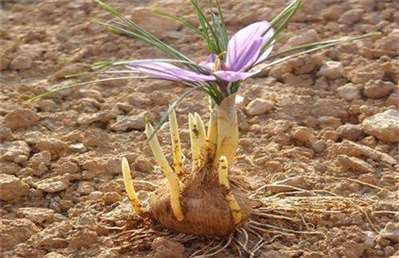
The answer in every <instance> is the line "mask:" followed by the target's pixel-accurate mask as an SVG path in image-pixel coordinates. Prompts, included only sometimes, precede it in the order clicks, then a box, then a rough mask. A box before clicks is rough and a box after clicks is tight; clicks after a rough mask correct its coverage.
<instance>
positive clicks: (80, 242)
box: [68, 228, 98, 249]
mask: <svg viewBox="0 0 399 258" xmlns="http://www.w3.org/2000/svg"><path fill="white" fill-rule="evenodd" d="M97 241H98V236H97V233H96V232H95V231H92V230H89V229H87V228H83V229H81V230H79V231H78V232H76V233H74V234H73V235H72V236H71V237H70V239H69V240H68V242H69V247H70V248H74V249H78V248H87V247H90V246H91V245H93V244H95V243H97Z"/></svg>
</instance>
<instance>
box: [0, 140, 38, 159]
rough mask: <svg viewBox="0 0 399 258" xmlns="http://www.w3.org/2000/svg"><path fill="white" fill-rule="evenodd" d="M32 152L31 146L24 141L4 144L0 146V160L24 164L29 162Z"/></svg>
mask: <svg viewBox="0 0 399 258" xmlns="http://www.w3.org/2000/svg"><path fill="white" fill-rule="evenodd" d="M3 151H5V152H3ZM30 151H31V149H30V147H29V145H28V144H27V143H26V142H24V141H14V142H9V143H4V144H2V145H0V155H1V156H0V160H4V161H11V162H15V163H17V164H22V163H25V162H26V161H27V160H28V158H29V155H30Z"/></svg>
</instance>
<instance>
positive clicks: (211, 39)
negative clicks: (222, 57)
mask: <svg viewBox="0 0 399 258" xmlns="http://www.w3.org/2000/svg"><path fill="white" fill-rule="evenodd" d="M190 1H191V5H192V6H193V8H194V11H195V13H196V14H197V17H198V21H199V23H200V26H201V30H202V31H203V33H204V35H205V36H206V39H205V41H206V43H207V45H208V48H209V50H210V52H212V53H216V54H218V55H219V54H221V53H222V51H221V49H220V46H219V41H218V38H217V35H216V32H215V30H214V28H213V27H212V25H211V24H210V23H209V21H208V19H207V18H206V16H205V13H204V11H203V10H202V8H201V6H200V5H199V3H198V1H197V0H190Z"/></svg>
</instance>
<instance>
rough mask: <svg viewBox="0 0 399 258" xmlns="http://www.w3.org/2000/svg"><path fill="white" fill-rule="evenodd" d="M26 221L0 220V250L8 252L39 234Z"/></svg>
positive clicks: (37, 230) (35, 227)
mask: <svg viewBox="0 0 399 258" xmlns="http://www.w3.org/2000/svg"><path fill="white" fill-rule="evenodd" d="M39 231H40V230H39V228H38V227H37V226H36V225H35V224H34V223H33V222H32V221H30V220H28V219H11V220H8V219H0V250H9V249H11V248H14V247H15V246H16V245H17V244H19V243H22V242H25V241H26V240H28V239H29V238H30V237H31V236H32V235H34V234H35V233H37V232H39Z"/></svg>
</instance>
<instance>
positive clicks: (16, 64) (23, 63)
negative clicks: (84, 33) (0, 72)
mask: <svg viewBox="0 0 399 258" xmlns="http://www.w3.org/2000/svg"><path fill="white" fill-rule="evenodd" d="M32 65H33V60H32V57H31V56H30V55H28V54H25V53H21V54H19V55H17V56H16V57H15V58H14V59H13V60H12V61H11V63H10V68H11V69H13V70H28V69H30V68H32Z"/></svg>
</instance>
